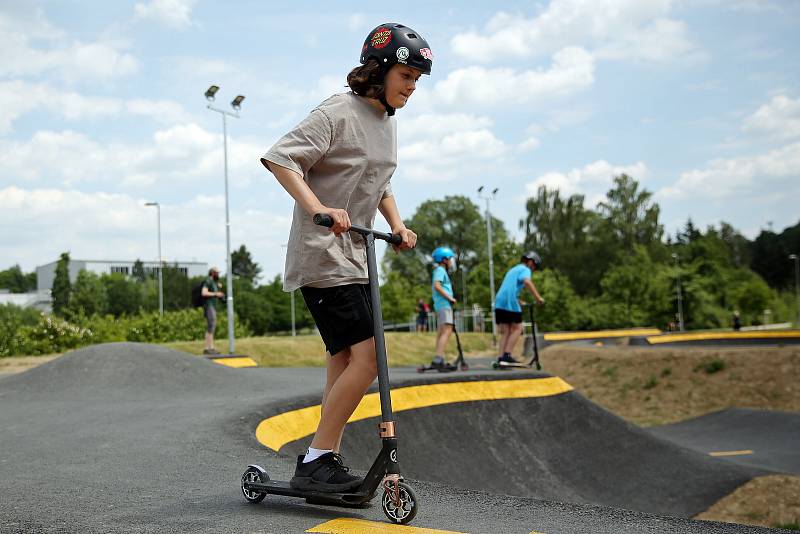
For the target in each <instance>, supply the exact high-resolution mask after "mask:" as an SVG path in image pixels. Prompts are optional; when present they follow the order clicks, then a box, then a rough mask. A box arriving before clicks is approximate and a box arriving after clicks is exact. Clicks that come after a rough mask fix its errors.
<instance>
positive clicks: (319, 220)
mask: <svg viewBox="0 0 800 534" xmlns="http://www.w3.org/2000/svg"><path fill="white" fill-rule="evenodd" d="M314 224H318V225H320V226H325V227H327V228H330V227H332V226H333V217H331V216H330V215H328V214H327V213H317V214H315V215H314Z"/></svg>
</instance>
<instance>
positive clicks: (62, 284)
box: [51, 252, 72, 315]
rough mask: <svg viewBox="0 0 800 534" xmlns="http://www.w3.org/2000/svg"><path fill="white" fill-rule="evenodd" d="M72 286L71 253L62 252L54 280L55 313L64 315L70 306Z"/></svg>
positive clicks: (52, 292) (52, 294)
mask: <svg viewBox="0 0 800 534" xmlns="http://www.w3.org/2000/svg"><path fill="white" fill-rule="evenodd" d="M71 290H72V284H71V283H70V281H69V252H62V253H61V256H60V257H59V259H58V263H57V264H56V275H55V277H54V278H53V288H52V291H51V296H52V299H53V312H54V313H55V314H56V315H64V312H65V311H66V310H67V306H68V305H69V296H70V292H71Z"/></svg>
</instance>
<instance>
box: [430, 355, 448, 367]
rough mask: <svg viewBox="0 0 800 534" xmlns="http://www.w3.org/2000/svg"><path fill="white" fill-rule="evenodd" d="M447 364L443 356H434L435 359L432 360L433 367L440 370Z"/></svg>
mask: <svg viewBox="0 0 800 534" xmlns="http://www.w3.org/2000/svg"><path fill="white" fill-rule="evenodd" d="M445 366H446V364H445V362H444V358H442V357H441V356H434V357H433V359H432V360H431V369H437V370H440V369H444V368H445Z"/></svg>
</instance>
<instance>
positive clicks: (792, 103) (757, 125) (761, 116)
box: [743, 95, 800, 139]
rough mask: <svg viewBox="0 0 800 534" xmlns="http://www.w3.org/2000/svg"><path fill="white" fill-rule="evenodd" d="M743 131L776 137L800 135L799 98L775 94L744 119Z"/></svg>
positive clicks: (784, 137)
mask: <svg viewBox="0 0 800 534" xmlns="http://www.w3.org/2000/svg"><path fill="white" fill-rule="evenodd" d="M743 129H744V131H746V132H754V133H764V134H767V135H769V136H770V137H773V138H777V139H791V138H795V137H798V136H800V99H792V98H789V97H788V96H786V95H777V96H774V97H772V99H771V100H770V101H769V102H767V103H766V104H764V105H763V106H761V107H760V108H758V110H756V111H755V112H754V113H753V114H752V115H750V116H749V117H747V118H746V119H745V121H744V126H743Z"/></svg>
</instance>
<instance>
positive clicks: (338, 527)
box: [306, 518, 464, 534]
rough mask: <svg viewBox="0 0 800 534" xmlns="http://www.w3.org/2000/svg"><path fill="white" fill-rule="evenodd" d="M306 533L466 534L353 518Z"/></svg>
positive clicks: (334, 521) (343, 519)
mask: <svg viewBox="0 0 800 534" xmlns="http://www.w3.org/2000/svg"><path fill="white" fill-rule="evenodd" d="M306 532H320V533H324V534H383V533H385V532H388V533H394V532H397V533H399V534H402V533H408V534H464V533H462V532H456V531H454V530H437V529H434V528H420V527H410V526H408V525H394V524H392V523H379V522H377V521H366V520H364V519H352V518H341V519H334V520H332V521H328V522H326V523H322V524H321V525H317V526H316V527H312V528H310V529H308V530H306Z"/></svg>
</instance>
